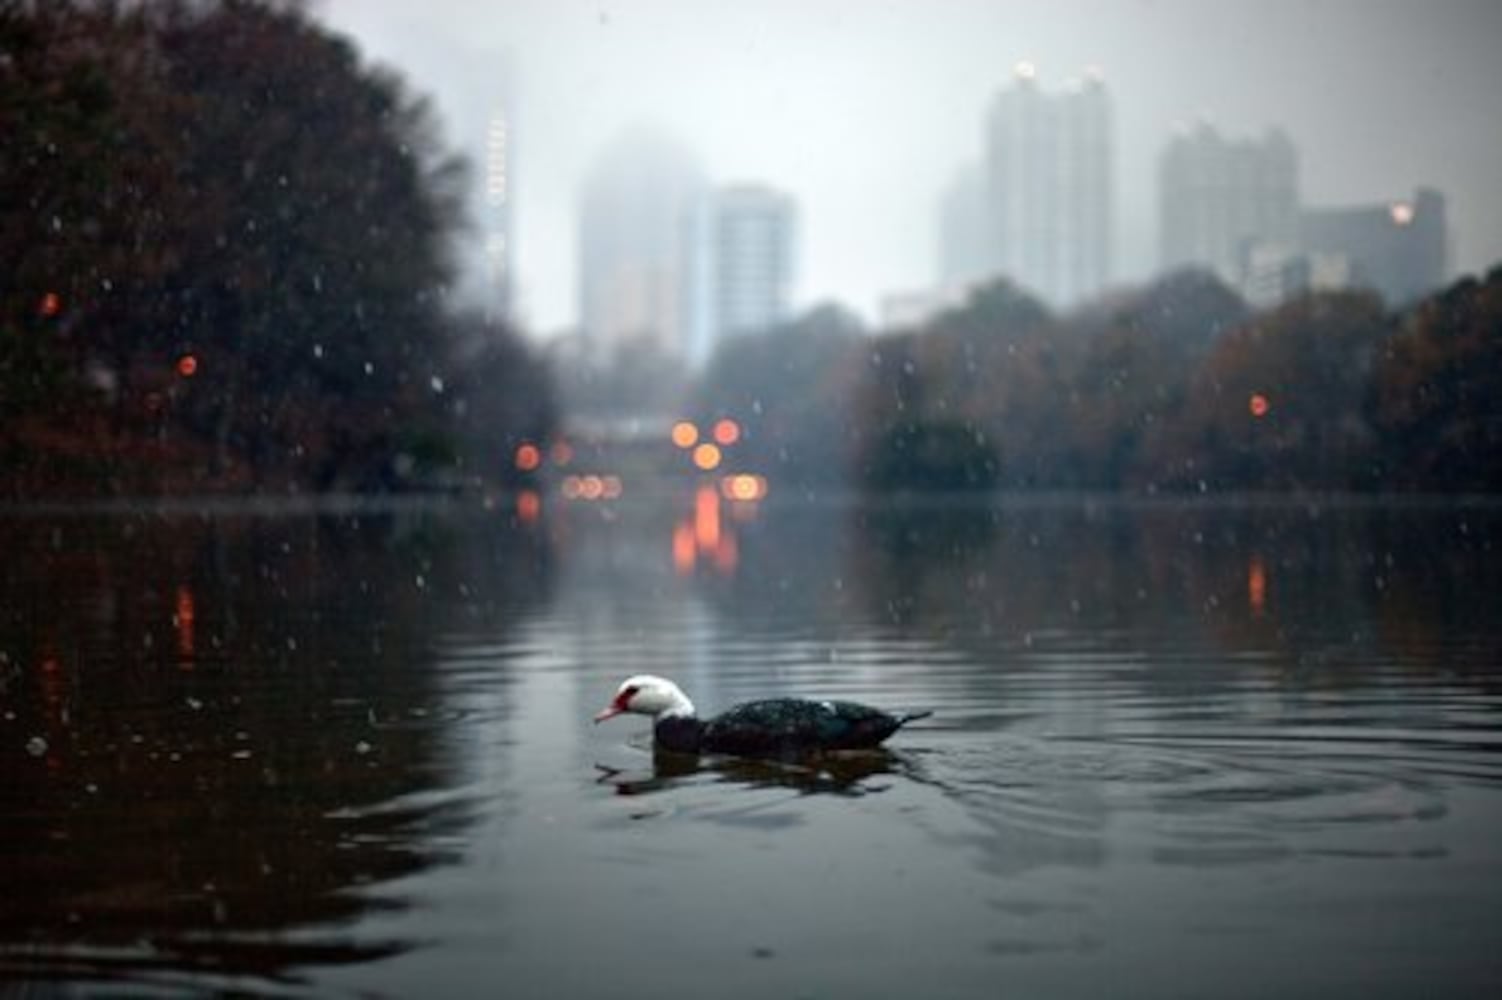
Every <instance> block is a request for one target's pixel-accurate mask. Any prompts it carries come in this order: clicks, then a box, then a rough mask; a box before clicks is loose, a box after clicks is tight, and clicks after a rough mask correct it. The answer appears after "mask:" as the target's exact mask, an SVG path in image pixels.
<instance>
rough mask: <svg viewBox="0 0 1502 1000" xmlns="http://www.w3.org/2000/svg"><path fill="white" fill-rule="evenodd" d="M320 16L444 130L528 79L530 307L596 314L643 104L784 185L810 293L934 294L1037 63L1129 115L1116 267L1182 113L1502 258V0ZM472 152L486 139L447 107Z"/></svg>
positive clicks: (520, 268) (580, 7) (554, 318)
mask: <svg viewBox="0 0 1502 1000" xmlns="http://www.w3.org/2000/svg"><path fill="white" fill-rule="evenodd" d="M314 10H315V13H316V14H317V15H318V16H320V17H321V18H322V19H323V20H324V21H326V22H327V23H329V24H330V25H332V26H333V27H335V28H336V29H338V30H340V31H343V32H345V33H347V34H349V35H350V36H352V37H353V38H354V39H355V40H356V41H357V42H358V43H359V44H360V46H361V48H362V50H363V51H364V52H365V54H366V55H367V56H368V57H369V58H370V59H372V60H374V61H375V62H377V63H380V64H385V65H389V66H391V67H394V68H396V69H398V70H399V71H400V72H401V73H402V74H403V75H404V76H405V78H406V80H407V83H408V84H409V86H410V87H411V88H412V89H413V90H414V91H415V92H418V93H423V94H427V95H429V96H431V97H432V98H433V99H434V101H435V103H436V105H437V107H438V110H439V112H440V115H441V116H442V119H443V121H444V123H445V125H446V126H452V125H453V124H454V123H456V122H460V121H478V120H482V119H483V114H484V109H485V107H486V105H487V104H488V103H489V102H490V100H491V99H492V95H494V94H497V93H499V92H501V90H502V89H504V88H509V89H510V91H511V93H512V99H513V102H514V113H515V131H514V139H515V151H516V161H515V164H514V168H513V169H514V173H513V181H514V188H513V190H514V195H515V198H514V212H515V215H514V227H515V229H514V240H515V243H516V248H515V249H516V256H515V265H516V269H517V279H518V283H519V292H520V304H521V312H522V316H523V319H524V321H525V322H526V325H527V326H528V328H529V329H530V330H531V331H533V332H535V333H538V334H542V335H547V334H550V333H552V332H554V331H556V330H557V329H559V328H561V327H564V326H567V325H571V324H573V323H574V322H576V319H577V305H578V300H577V290H576V281H577V268H578V255H577V251H576V247H575V239H576V233H577V208H578V206H577V196H578V190H579V184H580V181H581V180H582V178H583V177H584V175H585V173H586V172H587V171H588V170H589V169H590V167H591V165H592V163H593V160H594V157H595V155H596V153H597V152H598V151H599V150H600V149H601V148H602V147H603V146H604V145H605V144H606V143H607V142H609V141H610V140H611V139H612V138H613V137H614V136H615V135H617V134H618V133H619V132H620V131H621V130H623V129H626V128H628V127H632V126H636V125H639V124H642V123H647V124H650V125H653V126H655V127H656V128H658V129H660V130H661V131H663V132H665V133H666V134H668V135H670V136H673V137H675V138H676V139H678V140H679V141H680V142H681V143H682V144H683V145H684V146H685V147H687V148H688V149H690V150H691V151H692V152H693V153H694V154H695V155H696V156H697V157H698V158H699V161H700V163H701V165H702V166H703V168H704V170H705V171H706V173H707V174H708V176H709V177H710V178H711V179H712V180H713V181H714V182H716V183H735V182H742V181H754V182H760V183H765V184H770V185H772V186H775V187H777V188H780V189H782V190H784V191H787V192H789V193H790V194H791V195H792V196H793V197H794V198H795V199H796V200H797V202H798V205H799V210H800V216H801V240H802V245H801V251H800V257H801V268H800V274H799V282H798V285H797V288H796V290H795V293H796V299H795V303H796V304H797V305H799V306H802V305H807V304H810V303H812V302H816V301H821V300H826V299H835V300H838V301H840V302H842V303H844V304H846V305H848V306H850V307H852V308H854V309H856V310H857V311H858V312H860V313H861V314H862V315H863V316H865V317H866V318H867V319H873V318H874V317H875V315H876V309H877V306H878V303H879V301H880V299H881V298H882V297H883V296H885V295H888V294H891V293H896V292H902V291H910V290H913V289H918V288H924V287H928V286H931V285H932V284H933V283H934V281H935V275H936V269H937V267H936V241H937V208H938V199H939V196H940V193H941V192H942V190H943V189H944V187H945V186H946V185H947V184H948V183H949V181H950V180H951V178H952V177H953V176H954V174H955V172H956V171H957V170H958V169H959V168H960V167H961V166H963V165H964V164H966V163H968V162H972V161H974V160H976V159H977V158H978V157H979V156H980V155H981V135H982V123H983V118H984V113H985V109H986V106H987V104H988V103H989V102H990V100H991V99H992V97H993V96H994V95H995V94H996V92H997V91H998V89H1000V88H1002V87H1004V86H1007V85H1009V84H1010V81H1011V77H1012V67H1013V66H1014V65H1015V64H1016V63H1017V62H1018V61H1019V60H1023V59H1026V60H1029V61H1031V62H1033V63H1034V64H1036V66H1037V67H1038V73H1039V80H1040V83H1041V85H1042V86H1043V87H1044V88H1045V89H1047V90H1053V89H1055V88H1057V87H1059V86H1062V85H1063V84H1064V82H1065V81H1066V80H1067V79H1069V78H1071V77H1076V76H1079V75H1080V74H1081V73H1082V72H1083V71H1084V70H1085V69H1086V68H1087V67H1097V68H1099V70H1100V71H1101V72H1102V74H1103V76H1104V79H1105V82H1106V86H1107V88H1108V91H1109V93H1110V97H1111V100H1112V104H1113V108H1114V124H1115V161H1116V162H1115V168H1114V175H1115V176H1114V192H1115V197H1116V210H1115V221H1116V238H1115V245H1114V251H1115V252H1114V262H1115V266H1114V276H1115V283H1117V284H1122V283H1131V282H1140V281H1142V280H1144V279H1146V278H1148V277H1150V276H1151V275H1153V274H1154V273H1156V271H1157V263H1158V242H1157V230H1158V223H1157V214H1158V207H1157V160H1158V155H1159V153H1160V151H1161V150H1162V147H1163V145H1164V143H1165V142H1166V141H1167V139H1168V138H1169V137H1170V135H1171V134H1172V132H1173V129H1174V128H1175V126H1176V125H1182V124H1185V123H1191V122H1194V121H1197V120H1201V119H1203V120H1207V121H1209V122H1210V123H1211V124H1213V125H1214V126H1216V127H1217V128H1218V129H1219V130H1220V131H1221V132H1222V133H1223V134H1226V135H1229V136H1252V135H1260V134H1261V133H1262V132H1263V131H1265V130H1266V129H1268V128H1272V127H1280V128H1283V129H1285V130H1286V131H1287V132H1288V134H1289V135H1290V137H1291V138H1292V139H1293V141H1294V144H1295V145H1296V146H1297V148H1298V151H1299V154H1300V172H1301V186H1302V192H1303V199H1304V201H1305V203H1306V204H1310V205H1347V204H1357V203H1372V202H1383V201H1388V200H1393V199H1399V198H1406V197H1409V196H1410V195H1411V194H1412V192H1413V189H1414V188H1415V187H1417V186H1421V185H1427V186H1433V187H1435V188H1438V189H1439V190H1440V191H1442V192H1443V193H1444V194H1445V196H1446V197H1447V199H1448V202H1449V204H1448V208H1449V219H1450V232H1451V272H1452V274H1456V275H1458V274H1462V273H1475V272H1479V271H1484V270H1486V269H1487V268H1489V267H1490V266H1491V265H1492V264H1494V263H1497V262H1499V261H1502V128H1499V126H1498V124H1497V118H1496V111H1495V107H1496V102H1497V100H1498V99H1499V98H1502V60H1498V59H1497V58H1496V52H1497V51H1498V50H1499V43H1502V4H1499V3H1496V2H1495V0H1430V2H1398V0H1270V2H1263V3H1258V4H1252V3H1247V2H1241V3H1225V2H1219V0H1056V2H1054V3H1050V4H1046V5H1045V4H1023V3H1013V2H965V0H955V2H928V3H924V2H919V0H887V2H873V0H802V2H798V0H770V2H755V3H745V4H741V5H737V6H731V5H724V4H704V3H694V2H689V0H634V2H600V0H596V2H590V3H585V2H577V0H505V2H503V3H494V2H490V0H425V2H423V3H420V4H418V3H413V2H412V0H322V2H319V3H315V5H314ZM445 137H446V139H447V141H448V144H449V146H450V147H452V148H454V149H456V150H459V151H462V152H465V153H466V154H468V155H470V156H471V157H472V158H474V159H478V155H479V152H480V143H481V141H482V138H483V137H482V136H481V135H479V134H476V133H475V131H474V130H473V129H471V130H469V131H467V132H466V134H463V135H459V134H456V132H455V131H454V130H453V129H452V128H451V127H450V128H448V129H447V130H446V135H445Z"/></svg>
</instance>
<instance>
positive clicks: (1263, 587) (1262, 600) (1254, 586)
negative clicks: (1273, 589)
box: [1246, 555, 1267, 618]
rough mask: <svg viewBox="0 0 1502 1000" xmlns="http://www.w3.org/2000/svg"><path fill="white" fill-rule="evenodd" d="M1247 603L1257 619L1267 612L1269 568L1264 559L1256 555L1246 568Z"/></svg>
mask: <svg viewBox="0 0 1502 1000" xmlns="http://www.w3.org/2000/svg"><path fill="white" fill-rule="evenodd" d="M1246 603H1247V608H1248V609H1249V610H1250V611H1251V612H1252V614H1253V615H1254V616H1255V617H1258V618H1260V617H1262V613H1263V612H1264V611H1266V610H1267V568H1266V567H1265V566H1263V564H1262V557H1261V556H1258V555H1254V556H1252V558H1251V561H1250V562H1249V563H1247V567H1246Z"/></svg>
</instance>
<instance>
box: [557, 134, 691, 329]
mask: <svg viewBox="0 0 1502 1000" xmlns="http://www.w3.org/2000/svg"><path fill="white" fill-rule="evenodd" d="M706 190H707V188H706V185H705V182H704V180H703V177H702V175H701V173H700V170H699V168H698V166H697V164H696V163H695V161H694V159H693V158H692V157H691V156H690V155H689V154H688V153H687V152H686V151H684V150H683V149H682V148H681V147H679V146H678V145H677V144H676V143H675V142H673V141H672V140H670V139H668V138H666V137H664V136H661V135H658V134H656V133H653V132H650V131H646V130H640V129H638V130H634V131H631V132H628V133H626V134H624V135H622V136H620V137H618V138H617V139H616V140H615V141H613V142H612V143H610V144H609V145H607V147H606V148H605V149H603V150H602V151H601V152H600V154H599V156H598V157H597V158H596V160H595V165H594V167H593V169H592V170H591V171H590V172H589V174H588V176H587V177H586V179H585V182H584V187H583V191H582V193H581V199H580V208H579V325H580V332H581V333H582V335H583V339H584V343H585V344H586V347H587V350H589V351H590V352H591V353H593V354H594V355H596V356H597V357H604V356H608V355H609V354H611V353H613V352H614V351H615V350H617V349H619V348H620V347H622V346H624V345H628V344H629V345H633V346H636V347H643V348H651V349H655V350H658V351H660V352H662V353H664V354H667V355H670V356H674V357H684V358H686V357H689V356H691V355H692V354H694V353H695V352H696V351H697V350H698V349H699V345H700V344H701V343H702V342H703V341H704V339H705V336H706V324H707V321H708V308H709V303H708V288H709V285H708V273H707V271H708V267H707V262H706V261H705V255H704V253H703V246H704V240H705V230H706V227H707V218H706V204H707V200H708V199H707V195H706Z"/></svg>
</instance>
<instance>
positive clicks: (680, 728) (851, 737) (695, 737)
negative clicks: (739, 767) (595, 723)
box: [652, 698, 931, 757]
mask: <svg viewBox="0 0 1502 1000" xmlns="http://www.w3.org/2000/svg"><path fill="white" fill-rule="evenodd" d="M929 714H931V713H929V712H910V713H905V714H900V715H893V714H891V713H888V712H883V711H880V710H879V709H875V708H871V707H869V706H867V705H859V704H856V703H855V702H851V701H809V700H806V699H802V698H769V699H766V700H764V701H750V702H746V703H745V704H743V705H737V706H736V707H735V708H732V709H730V710H729V711H728V712H724V713H721V714H720V715H717V716H715V717H714V718H712V719H702V720H701V719H697V718H694V717H693V716H673V715H667V716H662V717H660V718H658V719H657V720H656V722H655V723H654V725H653V728H652V734H653V737H654V738H655V740H656V741H657V745H658V746H659V747H660V748H662V749H664V750H672V751H674V752H677V753H725V754H736V755H738V756H742V757H784V756H788V755H796V754H806V753H814V752H818V751H823V750H860V749H866V748H870V747H874V746H876V745H877V744H879V743H880V742H881V741H882V740H884V739H886V738H887V737H888V736H891V735H892V734H893V733H895V732H896V731H897V730H898V729H900V728H902V726H903V725H905V724H906V723H908V722H911V721H913V720H914V719H922V718H924V717H926V716H928V715H929Z"/></svg>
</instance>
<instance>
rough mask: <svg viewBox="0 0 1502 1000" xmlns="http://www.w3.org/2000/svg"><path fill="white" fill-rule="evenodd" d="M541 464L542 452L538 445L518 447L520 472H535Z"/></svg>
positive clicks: (518, 468)
mask: <svg viewBox="0 0 1502 1000" xmlns="http://www.w3.org/2000/svg"><path fill="white" fill-rule="evenodd" d="M541 464H542V451H541V449H539V448H538V447H537V445H535V444H531V443H527V444H522V445H518V446H517V449H516V468H517V471H518V472H535V471H536V470H537V467H538V466H540V465H541Z"/></svg>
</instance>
